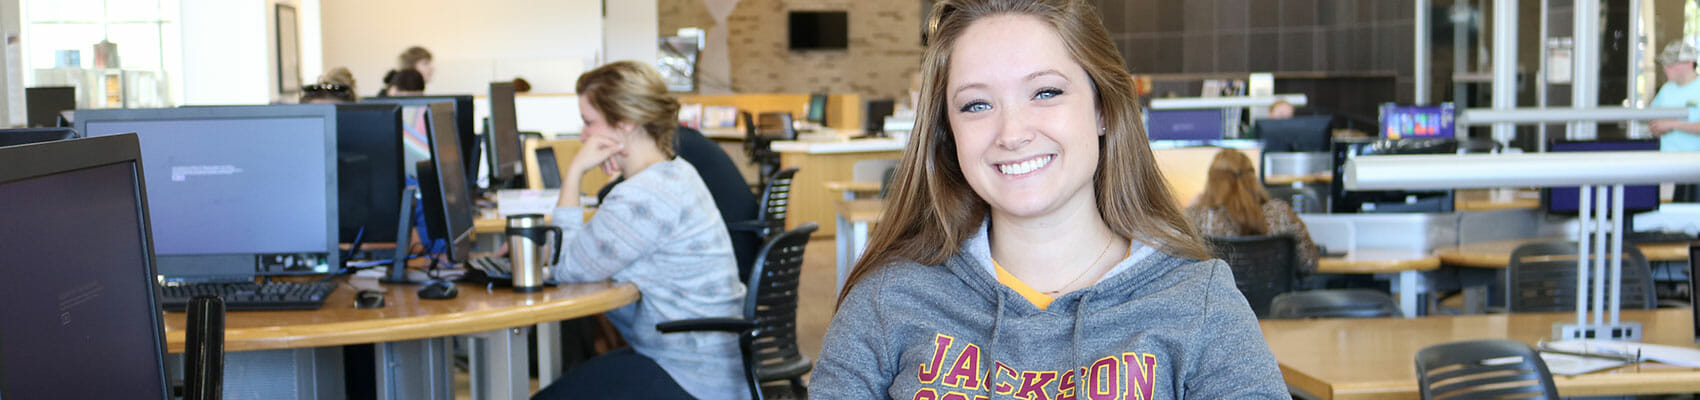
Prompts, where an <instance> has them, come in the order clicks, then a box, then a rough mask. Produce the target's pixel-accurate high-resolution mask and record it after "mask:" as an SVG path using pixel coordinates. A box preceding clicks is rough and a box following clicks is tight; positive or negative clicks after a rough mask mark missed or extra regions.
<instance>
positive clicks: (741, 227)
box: [726, 219, 768, 234]
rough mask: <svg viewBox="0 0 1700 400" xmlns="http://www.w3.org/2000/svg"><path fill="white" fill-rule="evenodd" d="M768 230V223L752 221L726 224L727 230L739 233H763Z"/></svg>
mask: <svg viewBox="0 0 1700 400" xmlns="http://www.w3.org/2000/svg"><path fill="white" fill-rule="evenodd" d="M767 228H768V226H767V221H763V220H759V219H752V220H745V221H738V222H728V223H726V230H729V231H738V232H751V233H758V234H759V233H762V232H763V231H765V230H766V229H767Z"/></svg>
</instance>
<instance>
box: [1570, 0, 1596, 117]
mask: <svg viewBox="0 0 1700 400" xmlns="http://www.w3.org/2000/svg"><path fill="white" fill-rule="evenodd" d="M1575 4H1576V5H1575V8H1574V11H1573V12H1572V15H1573V17H1574V18H1573V19H1574V24H1573V25H1572V26H1573V27H1574V28H1573V29H1571V32H1573V34H1574V35H1575V37H1574V40H1575V43H1576V45H1575V47H1574V50H1572V51H1571V53H1570V57H1571V58H1570V62H1571V63H1572V64H1573V65H1574V67H1573V68H1571V72H1572V74H1573V75H1574V76H1573V77H1572V79H1571V81H1570V106H1571V107H1572V108H1593V107H1596V106H1598V105H1599V103H1600V100H1599V99H1600V88H1599V85H1600V18H1599V15H1600V0H1575ZM1565 137H1566V138H1568V139H1571V140H1581V139H1593V138H1594V137H1595V133H1594V123H1586V122H1585V123H1571V124H1570V132H1569V133H1568V134H1566V135H1565Z"/></svg>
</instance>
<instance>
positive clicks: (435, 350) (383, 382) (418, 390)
mask: <svg viewBox="0 0 1700 400" xmlns="http://www.w3.org/2000/svg"><path fill="white" fill-rule="evenodd" d="M453 350H454V349H453V348H452V346H451V345H450V343H449V338H430V339H419V340H406V341H400V342H386V343H379V344H377V345H376V351H377V356H376V357H374V358H376V359H377V362H378V398H380V399H390V400H411V399H430V400H451V399H454V396H455V393H454V362H453V360H452V357H450V356H449V354H451V352H452V351H453Z"/></svg>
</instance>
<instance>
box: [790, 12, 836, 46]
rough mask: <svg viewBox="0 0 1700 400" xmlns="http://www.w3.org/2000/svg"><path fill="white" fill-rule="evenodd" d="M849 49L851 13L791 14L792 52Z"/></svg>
mask: <svg viewBox="0 0 1700 400" xmlns="http://www.w3.org/2000/svg"><path fill="white" fill-rule="evenodd" d="M849 47H850V14H849V13H847V12H844V11H792V12H791V50H844V49H846V48H849Z"/></svg>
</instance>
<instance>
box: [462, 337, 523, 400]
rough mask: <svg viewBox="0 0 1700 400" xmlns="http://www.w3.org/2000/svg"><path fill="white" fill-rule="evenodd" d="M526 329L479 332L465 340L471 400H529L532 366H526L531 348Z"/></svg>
mask: <svg viewBox="0 0 1700 400" xmlns="http://www.w3.org/2000/svg"><path fill="white" fill-rule="evenodd" d="M525 330H526V328H511V329H501V330H494V331H488V332H479V333H475V334H472V335H471V336H468V338H469V339H471V340H468V342H469V344H470V346H468V347H469V349H468V350H470V351H469V353H470V357H469V358H471V361H472V362H471V364H472V371H471V378H472V398H473V399H485V400H494V399H525V398H529V397H531V381H530V375H531V366H530V365H527V364H526V355H527V353H529V352H530V347H531V346H530V345H528V344H527V343H526V340H525Z"/></svg>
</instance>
